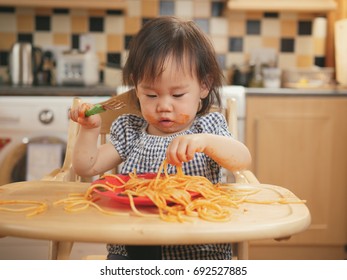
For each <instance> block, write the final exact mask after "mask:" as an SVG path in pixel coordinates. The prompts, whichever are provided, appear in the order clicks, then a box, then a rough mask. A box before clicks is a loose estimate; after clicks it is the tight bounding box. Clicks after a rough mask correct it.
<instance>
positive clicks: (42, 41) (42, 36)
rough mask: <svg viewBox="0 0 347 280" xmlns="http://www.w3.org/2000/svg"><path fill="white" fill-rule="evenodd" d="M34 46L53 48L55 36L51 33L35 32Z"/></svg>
mask: <svg viewBox="0 0 347 280" xmlns="http://www.w3.org/2000/svg"><path fill="white" fill-rule="evenodd" d="M33 44H34V45H35V46H38V47H43V46H52V45H53V34H52V33H51V32H35V33H34V36H33Z"/></svg>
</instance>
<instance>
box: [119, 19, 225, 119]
mask: <svg viewBox="0 0 347 280" xmlns="http://www.w3.org/2000/svg"><path fill="white" fill-rule="evenodd" d="M129 48H130V49H129V55H128V59H127V61H126V63H125V66H124V69H123V83H124V85H127V86H134V87H135V88H136V87H137V84H138V83H139V82H140V81H143V80H145V81H151V82H152V81H154V80H155V79H156V78H157V77H158V76H160V74H161V73H162V72H163V71H164V63H165V62H166V59H167V58H168V57H169V56H172V58H173V59H175V60H176V62H177V65H179V66H183V63H184V60H185V59H187V58H188V61H189V65H190V71H191V73H193V71H196V76H197V78H198V80H199V82H200V83H201V84H204V85H205V86H207V88H208V89H209V94H208V96H207V97H206V98H204V99H203V100H202V106H201V107H200V108H199V111H198V114H205V113H206V112H208V111H209V109H210V107H211V106H212V105H213V104H217V105H218V106H220V105H221V97H220V93H219V88H220V87H221V86H222V79H223V74H222V71H221V69H220V67H219V64H218V62H217V60H216V54H215V51H214V48H213V46H212V44H211V42H210V40H209V39H208V38H207V36H206V35H205V34H204V32H203V31H201V29H200V28H199V27H198V26H197V25H196V24H195V23H194V22H193V21H184V20H180V19H178V18H176V17H158V18H156V19H153V20H150V21H148V22H147V23H145V24H144V26H143V27H142V29H141V30H140V31H139V32H138V34H137V35H136V36H135V37H134V38H133V39H132V41H131V42H130V44H129Z"/></svg>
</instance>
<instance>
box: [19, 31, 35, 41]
mask: <svg viewBox="0 0 347 280" xmlns="http://www.w3.org/2000/svg"><path fill="white" fill-rule="evenodd" d="M17 41H18V42H28V43H33V41H34V39H33V33H17Z"/></svg>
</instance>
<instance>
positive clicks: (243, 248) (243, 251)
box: [238, 241, 249, 260]
mask: <svg viewBox="0 0 347 280" xmlns="http://www.w3.org/2000/svg"><path fill="white" fill-rule="evenodd" d="M248 257H249V256H248V242H247V241H242V242H239V243H238V259H239V260H248Z"/></svg>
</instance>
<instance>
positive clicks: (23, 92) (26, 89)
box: [0, 85, 116, 96]
mask: <svg viewBox="0 0 347 280" xmlns="http://www.w3.org/2000/svg"><path fill="white" fill-rule="evenodd" d="M115 94H116V88H113V87H109V86H105V85H96V86H88V87H79V86H10V85H0V96H110V95H115Z"/></svg>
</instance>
